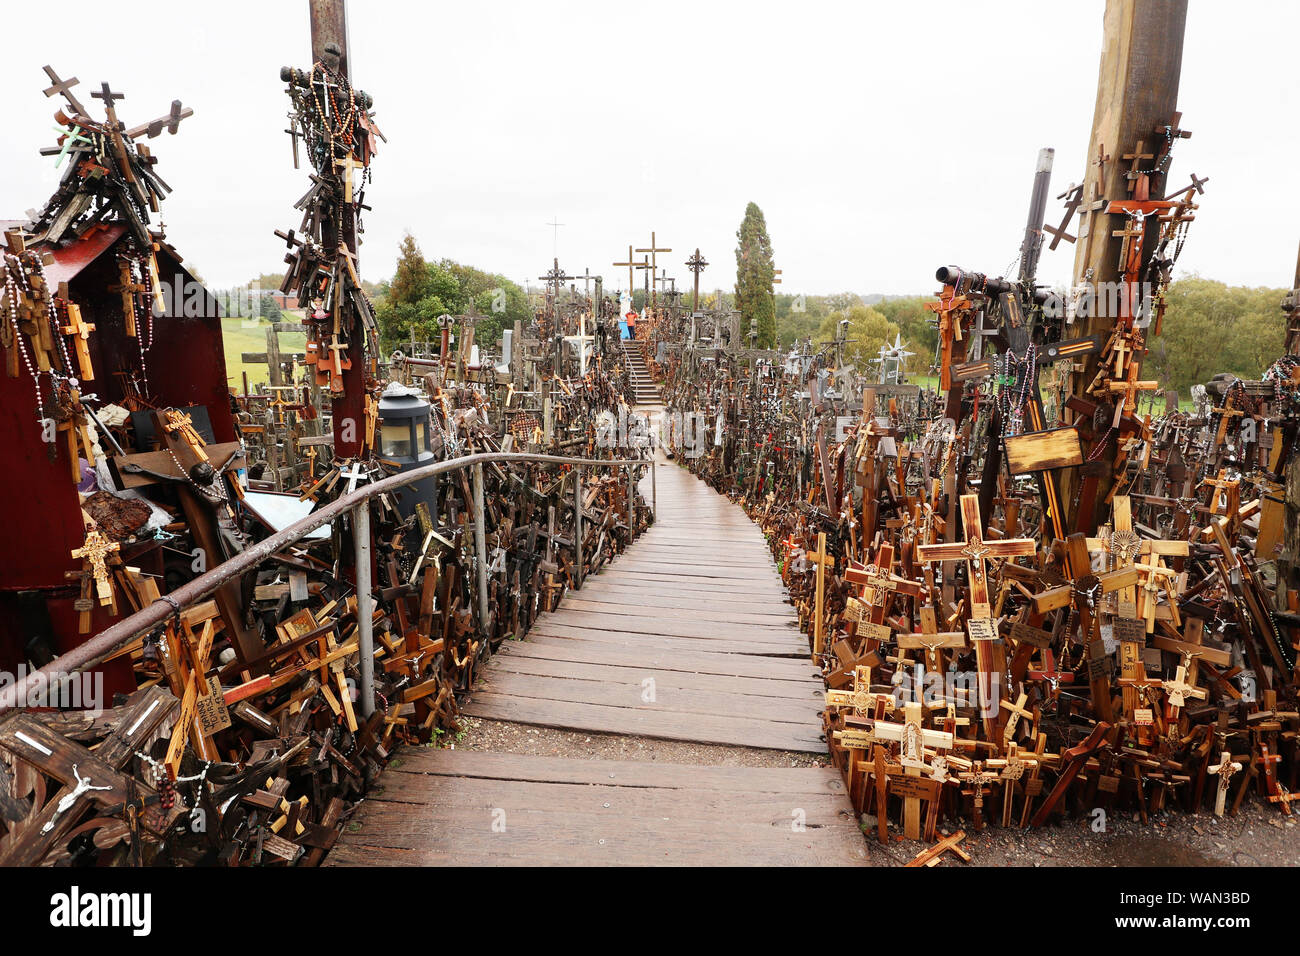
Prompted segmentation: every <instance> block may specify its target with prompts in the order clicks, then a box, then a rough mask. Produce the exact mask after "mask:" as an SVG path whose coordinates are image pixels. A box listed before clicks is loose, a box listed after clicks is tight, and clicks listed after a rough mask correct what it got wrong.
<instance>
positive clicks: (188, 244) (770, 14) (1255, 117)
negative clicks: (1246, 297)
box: [0, 0, 1300, 293]
mask: <svg viewBox="0 0 1300 956" xmlns="http://www.w3.org/2000/svg"><path fill="white" fill-rule="evenodd" d="M350 7H351V9H350V14H351V16H350V33H351V44H352V75H353V80H354V82H355V84H356V85H357V86H358V87H360V88H362V89H364V90H366V91H368V92H369V93H371V94H372V95H373V96H374V98H375V109H376V117H377V120H378V122H379V125H380V127H381V128H382V129H383V131H384V133H385V134H386V135H387V137H388V140H389V142H388V144H387V145H386V146H382V145H381V150H380V152H379V155H378V156H377V158H376V160H375V164H374V184H373V185H372V186H371V188H370V189H369V190H368V192H367V201H368V203H369V204H370V205H371V206H372V207H373V212H371V213H370V214H368V216H367V217H366V221H365V226H366V233H365V238H364V244H363V246H362V248H361V262H362V274H363V275H365V276H366V277H368V278H371V279H374V280H380V279H384V278H386V277H388V276H390V275H391V273H392V267H393V263H394V260H395V258H396V251H397V245H398V242H399V241H400V239H401V237H402V234H403V233H404V232H406V231H408V230H409V231H410V232H412V233H413V234H414V235H415V236H416V238H417V239H418V240H419V242H420V245H421V247H422V249H423V251H424V253H425V255H426V256H428V257H430V258H435V257H442V256H447V257H450V258H453V259H456V260H459V261H461V262H465V263H469V264H473V265H476V266H479V267H481V268H484V269H489V270H491V271H497V272H503V273H505V274H506V275H507V276H509V277H510V278H512V279H515V280H516V281H520V282H523V281H524V280H529V281H533V282H535V281H536V277H537V276H540V275H541V274H542V273H543V272H545V271H546V269H547V268H548V267H549V265H550V260H551V257H552V255H553V230H552V227H551V226H549V225H547V223H548V222H551V221H553V220H555V218H556V217H558V221H559V222H561V223H564V225H563V226H562V227H561V228H560V229H559V230H558V250H557V251H558V254H559V258H560V263H561V265H562V266H564V267H565V268H566V269H568V270H569V272H570V273H572V272H574V271H577V272H578V273H581V272H582V271H583V269H584V268H589V269H590V270H591V271H592V273H593V274H596V273H603V274H604V275H605V276H606V277H607V283H609V282H610V281H612V282H613V285H614V286H615V287H619V286H622V285H625V284H626V281H627V280H626V276H627V273H626V270H625V269H624V270H619V269H615V268H614V267H613V266H612V265H611V263H613V262H615V261H622V260H623V259H624V258H625V257H626V255H627V247H628V245H629V244H632V245H634V246H638V247H644V246H648V245H649V242H650V232H651V230H655V231H656V233H657V236H658V241H659V245H660V246H669V247H671V248H672V250H673V251H672V253H671V254H668V255H666V256H663V257H662V261H666V262H667V264H668V267H669V275H673V276H675V277H676V278H677V280H678V287H679V288H682V287H685V286H686V285H687V282H686V279H687V278H688V277H689V272H688V270H687V269H686V268H685V266H684V265H683V264H682V263H683V262H684V260H685V259H686V257H687V255H688V254H689V252H690V251H691V250H693V249H694V248H695V247H696V246H699V248H700V249H701V251H702V252H703V254H704V256H705V257H706V258H707V259H708V260H709V262H710V263H711V266H710V268H709V269H708V270H707V271H706V272H705V273H704V277H703V279H702V284H703V285H704V286H706V287H708V288H714V287H717V286H724V287H727V288H730V286H731V285H732V283H733V282H734V278H735V256H734V249H735V232H736V228H737V227H738V225H739V223H740V219H741V216H742V214H743V212H744V209H745V204H746V203H747V202H750V201H753V202H756V203H758V204H759V206H760V207H762V209H763V211H764V213H765V214H766V216H767V223H768V229H769V232H770V235H771V237H772V242H773V246H774V249H775V253H776V263H777V266H778V268H781V269H782V270H784V280H785V284H784V287H783V290H784V291H791V292H795V291H803V292H808V293H830V292H836V291H843V290H852V291H855V292H863V293H866V292H881V293H929V292H932V291H933V290H934V288H935V283H934V279H933V276H934V270H935V268H936V266H938V265H940V264H943V263H948V262H952V263H956V264H958V265H961V266H963V267H966V268H970V269H976V270H979V271H984V272H990V273H995V274H1000V273H1002V272H1003V271H1004V270H1005V269H1006V268H1007V267H1008V265H1009V264H1010V262H1011V261H1012V260H1013V259H1014V257H1015V254H1016V249H1017V246H1018V244H1019V241H1020V235H1021V230H1022V228H1023V225H1024V218H1025V212H1026V208H1027V204H1028V199H1029V188H1030V182H1031V179H1032V175H1033V169H1034V162H1035V158H1036V155H1037V151H1038V149H1039V147H1042V146H1053V147H1055V148H1056V166H1055V172H1054V175H1053V180H1052V185H1053V192H1052V195H1053V198H1052V200H1051V201H1050V202H1049V205H1048V218H1049V219H1055V218H1059V210H1060V204H1059V203H1058V202H1057V201H1056V199H1055V195H1056V194H1057V193H1059V192H1061V191H1063V190H1064V188H1065V187H1066V186H1067V185H1068V184H1069V183H1071V182H1078V181H1080V180H1081V179H1082V177H1083V173H1084V164H1085V156H1084V154H1085V152H1086V150H1087V144H1088V135H1089V131H1090V128H1091V123H1092V112H1093V103H1094V100H1095V96H1096V85H1097V68H1098V60H1099V54H1100V47H1101V27H1102V10H1103V0H1080V2H1073V3H1043V2H1037V0H1034V2H999V3H995V2H974V0H964V2H953V3H947V2H942V3H940V2H913V3H898V2H896V0H890V2H874V0H873V2H854V3H845V4H838V3H818V2H804V3H797V4H796V3H788V2H787V3H760V2H747V3H743V4H742V3H721V2H701V0H693V2H677V0H660V2H657V3H654V4H640V5H635V6H634V5H631V4H614V3H609V2H590V3H565V2H551V3H544V4H543V3H537V2H513V0H512V2H505V0H484V2H472V3H471V2H457V3H445V2H430V3H410V2H401V3H399V2H397V0H367V2H365V3H358V2H355V0H354V2H353V3H352V4H351V5H350ZM5 35H6V38H7V41H8V42H7V43H6V55H5V58H4V60H3V62H2V63H0V89H3V90H4V91H5V94H6V96H5V109H6V114H7V115H6V134H5V136H4V137H3V139H2V140H0V169H2V170H3V171H4V175H3V176H0V219H4V218H12V217H19V216H21V214H22V213H23V211H25V210H27V209H28V208H31V207H34V206H39V205H40V204H41V203H42V202H43V201H44V200H45V199H46V198H47V197H48V196H49V194H50V193H51V192H52V190H53V189H54V187H55V185H56V184H57V173H56V172H55V171H54V169H53V164H54V160H53V159H52V158H43V157H41V156H40V155H39V154H38V152H37V150H38V149H39V147H41V146H45V145H49V144H50V143H51V142H52V141H53V139H54V137H55V135H56V134H55V132H54V130H53V129H52V128H51V127H52V125H53V120H52V114H53V112H54V109H55V108H56V102H55V100H47V99H46V98H45V97H44V96H43V95H42V93H41V91H42V90H43V89H44V88H45V86H47V85H48V84H47V81H46V79H45V76H44V74H43V73H42V72H41V69H40V68H41V66H42V65H43V64H45V63H47V62H48V63H51V64H52V65H53V66H54V68H55V69H56V70H58V71H59V73H60V74H61V75H63V76H65V77H66V76H70V75H76V76H77V77H79V78H80V79H81V85H80V86H79V87H78V88H77V89H76V92H78V93H80V94H81V99H82V100H83V101H84V102H85V103H86V104H87V105H88V107H90V108H92V111H97V108H98V106H99V101H98V100H91V99H90V95H89V94H90V89H91V88H92V87H93V88H98V86H99V83H100V82H101V81H103V80H108V81H109V82H110V83H111V84H112V86H113V88H114V89H115V90H120V91H124V92H125V93H126V94H127V98H126V100H125V101H123V102H121V103H119V104H118V111H119V114H120V116H121V117H122V118H123V119H124V120H125V121H126V122H128V123H130V124H135V123H141V122H145V121H147V120H149V119H152V118H154V117H156V116H161V115H163V114H164V113H166V112H167V109H168V105H169V104H170V102H171V101H172V99H175V98H179V99H180V100H182V101H183V102H184V103H185V104H186V105H187V106H191V107H193V108H194V111H195V115H194V116H193V117H192V118H191V119H189V120H187V121H185V123H184V124H182V127H181V132H180V133H179V134H178V135H177V136H174V137H173V136H168V135H166V134H164V135H163V136H162V137H161V138H159V139H158V140H155V141H153V142H152V143H151V144H150V145H151V146H152V147H153V149H154V152H155V153H156V155H157V156H158V157H159V162H158V171H159V172H160V174H161V175H162V176H163V178H164V179H166V180H167V181H168V182H169V183H170V184H171V186H172V187H173V188H174V189H175V193H174V194H173V195H172V196H171V197H170V198H169V199H168V200H167V201H166V203H165V204H164V208H163V212H164V219H165V222H166V224H167V230H168V234H169V237H170V239H171V240H172V241H173V242H174V243H175V244H176V245H177V247H178V248H179V250H180V251H181V253H182V254H183V255H184V256H186V258H187V260H188V261H189V262H190V263H191V264H192V265H194V266H195V267H197V269H198V270H199V271H200V272H201V274H202V275H203V276H204V277H205V278H206V279H207V280H208V281H209V282H210V283H211V284H214V285H225V284H231V283H235V282H243V281H246V280H247V279H249V278H251V277H252V276H255V275H257V274H258V273H262V272H273V271H280V268H281V258H282V256H283V251H284V250H283V245H282V243H281V242H280V241H279V240H277V239H276V238H275V237H274V236H273V235H272V232H273V231H274V230H275V229H277V228H281V229H283V228H289V227H296V226H297V225H298V220H299V214H298V213H296V212H294V210H293V209H292V204H293V202H294V201H295V200H297V198H298V197H299V196H300V195H301V194H302V193H303V192H304V190H305V188H306V185H307V173H306V171H305V170H303V169H300V170H297V171H295V170H294V169H293V163H292V154H291V149H290V143H289V137H288V136H286V135H285V134H284V133H283V132H282V131H283V130H284V129H285V127H286V125H287V122H286V118H285V114H286V111H287V109H288V97H286V96H285V94H284V85H283V84H282V83H281V82H280V80H279V69H280V66H281V65H284V64H292V65H295V66H301V67H306V66H308V65H309V64H308V60H309V56H310V44H309V33H308V23H307V3H306V2H305V0H261V2H257V3H253V2H247V0H223V2H221V3H217V4H208V3H204V4H199V3H181V2H176V0H172V2H165V0H132V2H131V3H130V4H126V5H123V4H108V3H103V2H102V0H93V2H91V0H58V2H56V3H24V4H20V5H12V4H11V5H8V8H7V9H6V17H5ZM1297 36H1300V4H1294V3H1290V2H1277V3H1271V2H1269V3H1266V2H1235V3H1212V2H1209V0H1192V3H1191V8H1190V10H1189V12H1188V18H1187V37H1186V42H1185V46H1184V54H1183V76H1182V84H1181V88H1180V92H1179V98H1178V102H1179V108H1180V109H1181V110H1182V111H1183V114H1184V116H1183V123H1184V126H1185V127H1186V128H1188V129H1190V130H1192V131H1193V133H1194V136H1193V137H1192V139H1190V140H1185V141H1183V142H1182V143H1180V144H1179V145H1178V147H1177V149H1176V152H1175V156H1174V159H1173V165H1172V179H1173V181H1174V182H1176V183H1179V182H1184V181H1186V180H1187V177H1188V174H1189V173H1191V172H1195V173H1196V174H1197V175H1198V176H1207V175H1208V176H1209V177H1210V178H1211V182H1210V184H1209V186H1208V187H1207V194H1206V195H1205V196H1204V197H1203V200H1202V206H1201V210H1200V212H1199V213H1198V214H1197V221H1196V223H1195V224H1194V225H1193V226H1192V229H1191V234H1190V238H1189V240H1188V242H1187V245H1186V247H1185V249H1184V252H1183V255H1182V258H1181V259H1180V260H1179V268H1180V270H1182V271H1195V272H1198V273H1200V274H1201V275H1204V276H1208V277H1213V278H1217V279H1221V280H1223V281H1225V282H1228V283H1231V284H1244V285H1267V286H1290V284H1291V279H1292V275H1293V272H1294V269H1295V262H1296V248H1297V242H1298V241H1300V215H1298V213H1300V188H1298V187H1297V183H1296V182H1295V181H1294V179H1293V177H1294V174H1295V172H1294V171H1295V169H1296V161H1295V157H1296V155H1297V154H1298V150H1297V147H1298V146H1300V124H1297V123H1296V122H1295V116H1296V107H1297V102H1298V99H1297V92H1298V90H1297V87H1298V86H1300V79H1298V78H1297V71H1296V69H1295V63H1294V53H1295V38H1296V37H1297ZM91 104H93V106H91ZM1072 260H1073V251H1072V249H1070V248H1069V247H1067V246H1062V247H1061V248H1060V249H1058V250H1057V252H1055V253H1047V252H1045V253H1044V260H1043V265H1042V268H1041V270H1040V277H1041V278H1042V279H1044V280H1051V281H1064V280H1066V279H1067V278H1068V274H1069V270H1070V265H1071V262H1072ZM620 277H621V278H620ZM638 285H640V279H639V277H638Z"/></svg>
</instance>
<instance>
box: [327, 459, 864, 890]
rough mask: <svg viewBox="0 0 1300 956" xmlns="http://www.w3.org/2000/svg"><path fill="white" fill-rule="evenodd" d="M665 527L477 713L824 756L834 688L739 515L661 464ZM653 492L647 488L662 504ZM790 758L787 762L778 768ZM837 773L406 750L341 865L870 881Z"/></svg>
mask: <svg viewBox="0 0 1300 956" xmlns="http://www.w3.org/2000/svg"><path fill="white" fill-rule="evenodd" d="M659 461H660V464H659V465H658V470H657V480H658V493H659V501H658V518H657V520H656V522H655V524H654V525H653V526H652V527H651V529H650V530H649V531H648V532H646V534H644V535H643V536H642V537H641V538H639V539H638V540H637V541H636V542H635V543H634V544H633V545H632V546H631V547H630V548H629V549H628V550H627V552H626V553H624V554H623V555H621V556H620V557H619V558H618V559H617V560H616V561H614V562H613V563H612V564H611V565H609V566H608V567H607V568H606V569H605V570H603V571H602V572H601V573H600V574H598V575H594V576H592V577H589V578H588V579H587V581H586V582H585V583H584V584H583V587H582V590H581V591H576V592H572V593H571V594H570V595H568V596H567V597H566V598H565V600H564V601H563V602H562V604H561V606H560V607H559V609H557V610H556V611H555V612H553V613H550V614H543V615H541V616H540V617H539V618H538V620H537V622H536V623H535V624H534V626H533V629H532V630H531V631H530V632H529V634H528V637H527V639H526V640H525V641H522V642H514V641H508V642H506V643H505V644H503V645H502V647H501V650H500V652H499V653H498V654H497V655H496V656H495V657H494V658H493V659H492V661H491V662H490V663H489V664H488V666H487V668H486V673H485V674H484V679H483V681H482V682H481V684H480V685H479V687H478V688H477V689H476V690H475V692H474V693H473V694H472V695H471V698H470V699H469V701H468V702H467V703H466V705H465V706H464V708H463V710H464V712H465V713H466V714H469V715H471V716H474V717H479V718H483V719H486V720H495V721H510V722H514V723H520V724H528V725H532V726H537V727H552V728H559V729H563V730H571V731H582V732H598V733H606V734H618V735H623V736H625V737H633V738H636V737H641V738H654V739H661V740H671V741H686V742H691V743H696V744H710V745H729V746H737V747H747V748H756V749H760V750H773V751H796V752H805V753H817V754H822V753H825V752H826V744H825V741H824V740H823V739H822V737H821V720H820V717H819V713H820V711H821V709H822V707H823V695H822V689H823V685H822V681H821V678H820V676H818V674H817V671H816V668H815V667H814V666H813V665H812V664H811V663H810V662H809V660H808V643H807V638H806V637H804V635H803V634H801V633H800V632H799V630H798V628H797V626H796V623H797V622H796V620H795V616H794V612H793V610H792V609H791V607H790V605H788V604H786V603H785V600H784V589H783V586H782V583H781V578H780V575H779V574H778V573H777V571H776V568H775V566H774V565H773V563H772V559H771V554H770V552H769V551H768V549H767V545H766V544H765V543H764V541H763V537H762V534H761V533H760V532H759V531H758V529H757V528H756V527H755V526H754V524H753V523H752V522H750V521H749V519H748V518H747V517H746V516H745V514H744V512H743V511H742V510H741V509H740V508H738V507H737V506H735V505H733V504H731V503H730V502H729V501H727V500H726V499H725V498H723V497H721V496H719V495H718V494H716V493H715V492H714V491H713V490H712V489H711V488H709V487H708V486H707V485H705V484H704V483H703V482H700V481H698V480H696V479H695V478H694V477H693V476H692V475H690V474H689V473H688V472H686V471H684V470H683V469H681V468H679V467H678V466H677V465H676V464H674V463H667V462H665V461H664V459H663V458H662V455H661V456H660V459H659ZM649 490H650V487H649V481H648V479H647V480H646V481H644V482H643V484H642V492H643V494H646V495H647V497H648V495H649ZM773 756H774V757H775V755H773ZM865 860H866V852H865V848H864V844H863V838H862V834H861V832H860V831H859V829H858V827H857V825H856V823H855V821H854V817H853V812H852V810H851V808H850V807H849V804H848V801H847V799H846V796H845V789H844V783H843V780H842V778H841V777H840V775H839V773H838V771H836V770H835V769H834V768H831V767H822V768H816V767H781V766H771V767H763V766H759V767H731V766H726V767H720V766H699V765H690V764H672V763H659V762H649V761H640V762H637V761H620V760H575V759H569V758H562V757H539V756H532V755H527V754H515V753H483V752H475V751H465V750H423V749H419V750H417V749H414V748H412V749H409V750H405V751H403V752H401V753H400V754H399V756H398V757H396V758H395V759H394V760H393V761H392V762H391V763H390V765H389V768H388V769H387V770H386V771H385V773H384V776H383V779H382V781H381V790H380V791H379V792H377V793H376V794H374V795H373V796H371V797H370V798H368V799H367V800H366V801H365V802H364V803H363V804H362V805H361V808H360V809H359V811H358V812H357V815H356V817H355V819H354V820H353V821H351V822H350V823H349V825H348V826H347V827H345V829H344V833H343V834H342V836H341V837H340V839H339V842H338V844H337V845H336V847H335V849H334V850H333V851H332V852H331V853H330V856H329V858H328V860H327V864H328V865H335V866H339V865H376V864H379V865H394V864H396V865H431V864H471V865H473V864H506V865H583V864H595V865H610V864H614V865H654V864H665V865H695V864H704V865H709V864H716V865H724V864H727V865H753V866H768V865H818V866H822V865H862V864H864V863H865Z"/></svg>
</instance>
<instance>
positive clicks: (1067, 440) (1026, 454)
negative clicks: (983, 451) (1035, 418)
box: [1003, 428, 1083, 475]
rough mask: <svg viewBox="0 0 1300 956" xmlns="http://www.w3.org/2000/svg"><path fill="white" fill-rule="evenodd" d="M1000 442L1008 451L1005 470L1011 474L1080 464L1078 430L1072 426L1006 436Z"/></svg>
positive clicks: (1081, 460)
mask: <svg viewBox="0 0 1300 956" xmlns="http://www.w3.org/2000/svg"><path fill="white" fill-rule="evenodd" d="M1003 444H1004V446H1005V447H1006V450H1007V470H1008V471H1010V472H1011V474H1013V475H1027V474H1031V473H1033V472H1036V471H1049V470H1051V469H1053V468H1070V467H1072V466H1074V465H1082V464H1083V448H1082V446H1081V445H1080V444H1079V433H1078V431H1076V430H1075V429H1073V428H1053V429H1051V430H1049V431H1043V432H1028V433H1026V434H1024V435H1009V436H1007V438H1005V439H1004V440H1003Z"/></svg>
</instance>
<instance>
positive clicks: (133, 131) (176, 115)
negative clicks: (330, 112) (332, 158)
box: [126, 100, 300, 169]
mask: <svg viewBox="0 0 1300 956" xmlns="http://www.w3.org/2000/svg"><path fill="white" fill-rule="evenodd" d="M193 115H194V110H192V109H190V108H189V107H188V106H182V105H181V101H180V100H172V106H171V110H170V111H169V112H168V113H167V115H166V116H160V117H158V118H157V119H154V120H150V121H149V122H147V123H141V124H140V125H139V126H132V127H131V128H130V129H129V130H127V131H126V135H127V136H128V137H129V138H131V139H135V138H136V137H138V136H148V137H149V138H150V139H153V138H154V137H155V136H161V135H162V131H163V130H167V132H168V133H170V134H171V135H172V136H175V135H176V133H177V132H178V131H179V130H180V128H181V120H184V119H189V118H190V117H191V116H193ZM292 115H293V114H290V116H291V117H292ZM285 132H286V133H290V132H291V131H290V130H285ZM291 135H292V136H293V154H294V169H297V168H298V163H297V158H298V136H299V135H300V134H299V133H298V132H297V127H296V126H295V127H294V129H293V130H292V132H291Z"/></svg>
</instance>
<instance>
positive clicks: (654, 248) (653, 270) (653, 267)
mask: <svg viewBox="0 0 1300 956" xmlns="http://www.w3.org/2000/svg"><path fill="white" fill-rule="evenodd" d="M637 252H648V253H650V274H651V275H656V274H658V269H659V262H658V259H656V255H657V254H658V253H660V252H672V249H669V248H666V247H665V248H662V249H661V248H659V244H658V243H657V242H655V234H654V232H651V233H650V248H648V249H638V250H637ZM628 258H629V259H630V258H632V257H631V256H628ZM651 295H652V296H653V297H654V299H653V303H652V304H654V305H658V304H659V297H658V290H655V291H654V292H652V293H651Z"/></svg>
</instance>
